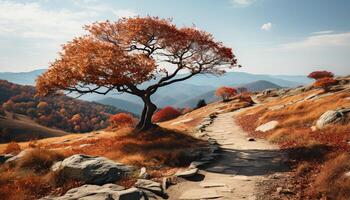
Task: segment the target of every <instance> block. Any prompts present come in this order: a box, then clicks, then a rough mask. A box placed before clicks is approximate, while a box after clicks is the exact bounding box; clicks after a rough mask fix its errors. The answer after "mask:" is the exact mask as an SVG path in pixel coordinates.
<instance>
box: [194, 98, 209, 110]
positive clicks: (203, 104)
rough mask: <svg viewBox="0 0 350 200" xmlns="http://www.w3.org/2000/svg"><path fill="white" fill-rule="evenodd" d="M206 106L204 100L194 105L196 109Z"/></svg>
mask: <svg viewBox="0 0 350 200" xmlns="http://www.w3.org/2000/svg"><path fill="white" fill-rule="evenodd" d="M206 105H207V102H205V99H200V100H199V101H198V103H197V105H196V109H198V108H201V107H204V106H206Z"/></svg>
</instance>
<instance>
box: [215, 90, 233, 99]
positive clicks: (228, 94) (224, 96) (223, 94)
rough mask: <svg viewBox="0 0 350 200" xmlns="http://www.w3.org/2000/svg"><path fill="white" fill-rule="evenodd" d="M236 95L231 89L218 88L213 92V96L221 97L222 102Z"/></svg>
mask: <svg viewBox="0 0 350 200" xmlns="http://www.w3.org/2000/svg"><path fill="white" fill-rule="evenodd" d="M236 94H237V90H236V89H235V88H231V87H220V88H218V89H217V90H216V91H215V95H216V96H218V97H221V98H222V100H223V101H227V100H228V99H229V98H230V97H232V96H234V95H236Z"/></svg>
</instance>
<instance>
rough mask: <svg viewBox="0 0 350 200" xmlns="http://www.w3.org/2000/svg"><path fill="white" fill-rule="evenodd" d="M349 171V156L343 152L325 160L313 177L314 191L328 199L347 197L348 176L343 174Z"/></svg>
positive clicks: (349, 194) (348, 193)
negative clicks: (314, 177)
mask: <svg viewBox="0 0 350 200" xmlns="http://www.w3.org/2000/svg"><path fill="white" fill-rule="evenodd" d="M349 171H350V157H349V155H347V154H345V153H344V154H340V155H338V156H337V157H336V158H334V159H331V160H329V161H327V162H326V163H325V164H324V165H323V167H322V168H321V171H320V173H319V174H318V175H317V177H316V179H315V185H314V191H315V192H317V193H321V195H322V196H326V197H327V198H329V199H344V200H345V199H349V198H350V177H349V176H345V175H344V174H345V173H346V172H349ZM319 195H320V194H319Z"/></svg>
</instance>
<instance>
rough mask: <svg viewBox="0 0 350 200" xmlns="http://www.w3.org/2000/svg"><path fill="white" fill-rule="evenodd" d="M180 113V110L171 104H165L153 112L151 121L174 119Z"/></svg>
mask: <svg viewBox="0 0 350 200" xmlns="http://www.w3.org/2000/svg"><path fill="white" fill-rule="evenodd" d="M180 115H181V112H180V111H179V110H177V109H175V108H173V107H171V106H167V107H165V108H163V109H161V110H159V111H158V112H156V113H154V115H153V117H152V121H153V122H164V121H168V120H171V119H174V118H176V117H178V116H180Z"/></svg>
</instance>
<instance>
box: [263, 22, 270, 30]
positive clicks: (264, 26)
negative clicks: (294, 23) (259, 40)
mask: <svg viewBox="0 0 350 200" xmlns="http://www.w3.org/2000/svg"><path fill="white" fill-rule="evenodd" d="M271 28H272V23H271V22H268V23H265V24H263V25H262V26H261V30H264V31H269V30H270V29H271Z"/></svg>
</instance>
